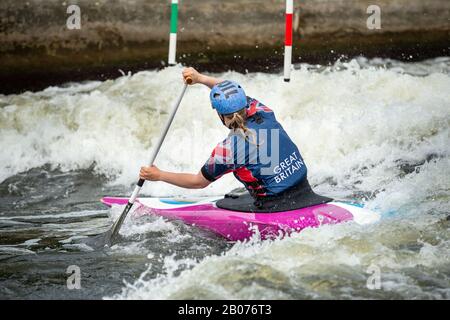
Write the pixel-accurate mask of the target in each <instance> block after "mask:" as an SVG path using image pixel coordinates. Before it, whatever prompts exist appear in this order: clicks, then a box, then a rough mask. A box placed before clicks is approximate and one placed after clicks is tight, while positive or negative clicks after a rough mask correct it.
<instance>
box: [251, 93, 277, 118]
mask: <svg viewBox="0 0 450 320" xmlns="http://www.w3.org/2000/svg"><path fill="white" fill-rule="evenodd" d="M247 105H248V109H247V116H249V117H250V116H252V115H254V114H255V113H256V112H271V113H272V112H273V111H272V109H270V108H269V107H267V106H266V105H265V104H263V103H262V102H261V101H259V100H257V99H255V98H252V97H248V96H247Z"/></svg>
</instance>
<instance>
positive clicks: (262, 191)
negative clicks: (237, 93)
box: [201, 97, 307, 197]
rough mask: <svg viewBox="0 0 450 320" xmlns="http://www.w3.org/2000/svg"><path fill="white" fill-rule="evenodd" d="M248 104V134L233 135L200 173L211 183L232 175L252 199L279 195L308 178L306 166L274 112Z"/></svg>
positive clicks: (258, 103) (214, 153) (261, 105)
mask: <svg viewBox="0 0 450 320" xmlns="http://www.w3.org/2000/svg"><path fill="white" fill-rule="evenodd" d="M247 100H248V105H249V108H248V109H247V121H246V126H247V128H248V129H249V131H248V133H246V134H243V133H242V132H239V131H234V130H232V131H230V134H229V135H228V137H227V138H226V139H225V140H223V141H222V142H220V143H219V144H218V145H217V146H216V148H215V149H214V150H213V152H212V154H211V156H210V158H209V159H208V160H207V161H206V163H205V164H204V165H203V167H202V169H201V172H202V174H203V176H204V177H205V178H206V179H208V180H209V181H214V180H217V179H218V178H220V177H221V176H222V175H224V174H226V173H229V172H233V173H234V175H235V177H236V178H237V179H238V180H239V181H240V182H242V183H243V184H244V186H245V187H246V189H247V190H248V191H249V192H250V193H251V194H252V195H253V196H258V197H262V196H271V195H277V194H279V193H281V192H283V191H285V190H287V189H289V188H290V187H292V186H295V185H297V184H298V183H300V182H301V181H303V179H305V178H306V174H307V169H306V165H305V163H304V161H303V158H302V156H301V154H300V151H299V150H298V148H297V146H296V145H295V144H294V142H293V141H292V140H291V139H290V138H289V136H288V134H287V133H286V131H285V130H284V129H283V127H282V126H281V124H280V123H279V122H278V121H277V120H276V118H275V115H274V113H273V111H272V110H271V109H269V108H268V107H266V106H265V105H263V104H262V103H260V102H259V101H257V100H255V99H253V98H250V97H247Z"/></svg>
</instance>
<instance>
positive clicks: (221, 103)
mask: <svg viewBox="0 0 450 320" xmlns="http://www.w3.org/2000/svg"><path fill="white" fill-rule="evenodd" d="M209 98H210V99H211V104H212V107H213V109H216V111H217V112H218V113H219V114H230V113H233V112H236V111H239V110H241V109H243V108H245V107H246V106H247V96H246V95H245V92H244V89H242V87H241V86H240V85H239V84H238V83H236V82H234V81H228V80H226V81H223V82H221V83H218V84H216V85H215V86H214V87H213V88H212V89H211V93H210V94H209Z"/></svg>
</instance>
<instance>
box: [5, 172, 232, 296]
mask: <svg viewBox="0 0 450 320" xmlns="http://www.w3.org/2000/svg"><path fill="white" fill-rule="evenodd" d="M105 182H106V181H105V178H104V177H102V176H98V175H95V174H93V173H92V171H91V170H78V171H74V172H66V173H63V172H61V171H60V170H51V169H50V166H45V167H41V168H35V169H32V170H29V171H27V172H24V173H22V174H18V175H15V176H13V177H11V178H8V179H6V180H5V181H3V182H2V183H1V184H0V197H1V198H2V201H1V204H0V211H1V213H2V215H1V217H0V243H1V246H0V264H1V269H0V279H1V280H0V283H1V286H0V298H2V299H11V298H24V299H55V298H57V299H80V298H83V299H101V298H102V297H104V296H109V295H111V294H114V293H119V292H121V289H122V287H123V281H124V280H126V281H128V282H133V281H134V280H135V279H136V278H138V277H139V275H140V274H141V273H142V272H144V271H145V270H146V269H147V264H148V258H147V255H148V253H149V252H158V253H159V254H160V255H161V256H165V255H175V256H176V257H177V258H183V257H190V258H192V257H197V258H199V259H201V258H202V257H203V256H205V255H211V254H216V253H218V252H221V251H222V250H224V249H226V247H227V246H228V245H227V243H226V242H224V241H223V240H222V239H217V238H215V237H214V236H213V235H211V234H205V233H202V232H200V234H199V233H198V232H196V231H194V230H192V229H191V228H186V227H184V226H183V225H181V224H176V228H179V230H180V232H183V233H185V234H188V235H189V237H188V238H187V239H186V241H181V242H178V243H177V245H176V246H173V245H172V243H170V242H167V232H166V231H164V230H162V231H161V232H153V233H151V234H140V235H135V236H132V237H129V238H124V239H122V242H121V243H120V244H119V245H116V246H114V247H113V248H105V249H99V248H95V249H91V248H89V247H85V246H84V245H83V244H82V241H77V239H76V237H78V236H94V235H96V234H100V233H101V232H103V231H106V230H108V229H109V228H110V227H111V222H112V220H111V219H110V218H109V215H108V212H109V209H107V208H106V207H105V206H104V205H102V204H101V203H100V202H99V199H100V198H101V197H102V196H104V195H110V194H125V193H126V191H127V190H126V188H117V187H105V186H104V184H105ZM148 220H151V219H147V218H146V219H143V220H142V221H140V222H139V223H142V224H145V223H146V222H149V221H148ZM73 237H75V238H73ZM30 240H31V241H30ZM66 242H67V243H66ZM135 243H139V246H138V247H136V248H133V250H127V247H128V246H133V244H135ZM200 248H201V249H202V250H199V249H200ZM152 262H153V269H152V273H153V276H154V275H156V274H158V273H161V272H162V264H163V261H162V260H161V259H158V257H155V259H153V260H152ZM158 262H159V263H158ZM71 265H77V266H78V267H80V270H81V279H82V280H81V286H82V289H80V290H76V289H72V290H69V289H68V288H67V279H68V277H69V275H70V274H68V273H66V271H67V268H68V267H69V266H71ZM151 275H152V274H149V276H151Z"/></svg>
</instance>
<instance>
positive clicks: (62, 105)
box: [0, 58, 450, 299]
mask: <svg viewBox="0 0 450 320" xmlns="http://www.w3.org/2000/svg"><path fill="white" fill-rule="evenodd" d="M389 62H390V63H391V64H392V68H390V69H386V68H382V67H380V65H382V64H383V63H387V61H384V60H379V59H377V60H372V61H367V60H365V59H359V60H353V61H351V62H350V63H345V64H342V63H338V64H336V65H335V66H334V67H333V68H328V69H324V68H321V67H318V68H315V67H312V66H303V67H302V68H301V69H300V70H295V71H293V72H292V80H291V82H290V83H288V84H286V83H283V82H282V79H281V77H280V75H268V74H260V73H258V74H248V75H243V74H238V73H234V72H230V73H225V74H221V75H220V76H221V77H222V78H231V79H233V80H236V81H238V82H240V83H241V84H242V85H243V87H244V88H245V90H246V92H247V94H248V95H250V96H254V97H255V98H258V99H260V100H261V101H262V102H264V103H265V104H266V105H268V106H269V107H271V108H272V109H273V110H274V111H275V113H276V115H277V118H278V119H279V120H280V122H281V123H282V125H283V126H284V128H285V129H286V131H287V132H288V133H289V134H290V136H291V137H292V138H293V140H294V141H295V142H296V143H297V144H298V146H299V148H300V150H301V152H302V155H303V157H304V159H305V161H306V164H307V165H308V168H309V179H310V181H311V182H312V184H314V185H316V184H317V185H318V186H317V188H316V191H318V192H319V193H323V194H327V195H331V196H333V197H338V198H339V197H349V196H351V195H352V194H363V195H365V196H366V197H367V198H368V199H367V205H368V206H369V207H371V208H377V209H378V210H381V211H382V212H383V213H385V215H384V219H383V220H382V221H381V222H380V223H378V224H376V225H372V226H368V227H360V226H357V225H355V224H351V223H350V224H344V225H339V226H332V227H323V228H320V229H315V230H305V231H303V232H302V233H301V234H299V235H294V236H292V237H290V238H286V239H283V240H276V241H265V242H263V243H261V242H259V241H257V239H256V240H254V241H253V242H251V243H247V244H236V245H235V246H234V247H233V248H232V249H231V250H229V251H227V252H225V253H224V254H223V255H221V256H209V257H206V258H204V259H202V260H201V261H193V260H192V261H187V260H186V259H181V260H180V259H177V258H176V257H174V256H166V257H165V267H166V270H167V273H163V274H160V275H159V276H157V277H156V278H152V279H150V278H146V275H145V274H143V275H142V279H140V280H138V281H137V282H136V283H135V284H133V285H129V286H127V287H125V288H124V290H123V292H122V294H120V295H117V296H114V298H202V297H203V298H216V297H217V298H254V299H259V298H298V297H304V298H315V297H322V298H328V297H330V298H331V297H339V298H350V297H354V298H357V297H366V298H367V297H369V298H380V297H388V298H416V297H421V298H447V299H448V298H450V291H449V289H448V288H449V287H450V283H449V280H448V279H449V274H450V258H449V254H448V253H449V252H450V236H449V232H448V231H449V230H448V228H449V225H448V223H447V224H446V223H445V222H442V221H443V220H442V219H443V218H445V215H446V214H447V215H448V212H449V210H448V206H449V204H450V179H449V178H448V177H449V176H450V143H449V142H450V76H449V72H450V58H440V59H434V60H430V61H426V62H422V63H415V64H402V63H398V62H395V61H389ZM180 71H181V67H179V66H177V67H173V68H168V69H164V70H162V71H160V72H156V71H148V72H140V73H137V74H135V75H130V76H124V77H121V78H119V79H117V80H114V81H106V82H91V83H86V84H74V85H69V86H67V87H66V88H48V89H47V90H44V91H42V92H38V93H24V94H21V95H10V96H0V108H1V109H0V147H1V149H2V153H1V154H0V161H1V163H2V166H1V167H0V180H4V179H6V178H7V177H9V176H12V175H14V174H17V173H19V172H23V171H26V170H28V169H31V168H35V167H40V166H42V165H44V164H46V163H50V164H51V165H52V166H54V167H59V168H60V169H62V170H74V169H80V168H89V167H90V166H91V165H92V164H93V163H95V171H96V172H97V173H99V174H105V175H107V176H108V177H110V179H111V180H110V181H111V182H110V183H111V184H125V185H129V184H132V183H133V182H135V180H136V179H137V176H136V174H137V172H138V170H139V167H140V165H143V164H145V162H146V160H147V158H148V156H149V154H150V152H149V148H150V147H151V145H152V143H155V142H156V139H157V136H158V134H159V130H160V129H161V127H162V123H163V122H164V121H165V114H164V111H165V110H166V108H169V107H170V106H171V103H172V102H173V100H174V99H175V97H176V96H177V95H178V94H179V91H180V90H181V87H182V83H181V78H180ZM226 134H227V132H226V129H225V128H224V127H223V126H222V125H221V123H220V121H219V119H218V118H217V116H216V115H215V113H214V112H213V111H212V110H211V107H210V104H209V101H208V89H207V88H204V87H201V86H192V87H189V88H188V91H187V92H186V95H185V97H184V99H183V102H182V105H181V107H180V110H179V112H178V114H177V115H176V118H175V121H174V123H173V125H172V128H171V130H170V132H169V134H168V136H167V138H166V141H165V143H164V145H163V148H162V149H161V151H160V154H159V156H158V159H157V161H156V164H157V165H158V166H160V167H161V168H162V169H166V170H176V171H183V172H197V171H198V170H199V168H200V167H201V165H202V164H203V162H204V161H205V160H206V159H207V158H208V156H209V153H210V152H211V150H212V149H213V147H214V146H215V144H216V143H217V142H219V141H220V140H221V139H222V138H223V137H224V136H225V135H226ZM427 159H428V160H430V161H428V162H425V163H423V162H424V161H426V160H427ZM405 164H409V165H412V166H413V168H414V166H415V165H417V166H418V167H417V169H416V171H413V172H410V173H408V174H406V173H405V172H403V171H402V170H401V165H405ZM238 186H239V185H238V183H237V182H235V181H234V180H233V177H232V176H231V175H230V176H228V177H224V178H222V179H221V180H220V181H218V182H215V183H213V184H212V185H210V187H208V188H207V189H205V190H195V191H187V190H183V189H180V188H176V187H172V186H169V185H166V184H163V183H148V184H146V186H145V188H144V190H143V193H144V194H148V195H153V196H163V195H164V196H167V195H179V194H198V195H212V194H223V193H225V192H227V191H229V190H231V189H232V188H235V187H238ZM130 191H131V188H130ZM388 212H395V214H389V213H388ZM164 223H166V224H168V225H167V226H164V225H163V224H164ZM129 224H130V222H129ZM129 224H128V225H127V226H126V228H125V231H124V232H125V233H126V235H128V233H141V232H144V231H145V232H147V231H149V230H150V231H149V232H151V230H152V228H153V229H156V230H168V232H169V233H170V234H171V236H170V237H172V238H173V237H175V238H177V237H179V236H180V234H179V233H178V232H177V231H176V228H175V227H173V226H172V225H169V224H170V223H169V222H163V221H159V220H158V221H155V222H152V223H151V224H150V225H148V226H142V225H139V224H138V225H131V226H130V225H129ZM149 228H150V229H149ZM175 243H176V241H175ZM140 249H141V248H140V247H136V248H135V249H133V250H132V251H134V250H140ZM130 250H131V249H130ZM373 264H375V265H376V266H378V267H379V268H380V269H381V274H382V289H381V290H369V289H367V287H366V281H367V277H368V276H369V274H368V273H367V269H368V268H369V266H370V265H373ZM150 268H151V266H150ZM177 270H183V271H182V272H181V274H180V273H179V272H176V271H177Z"/></svg>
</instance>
